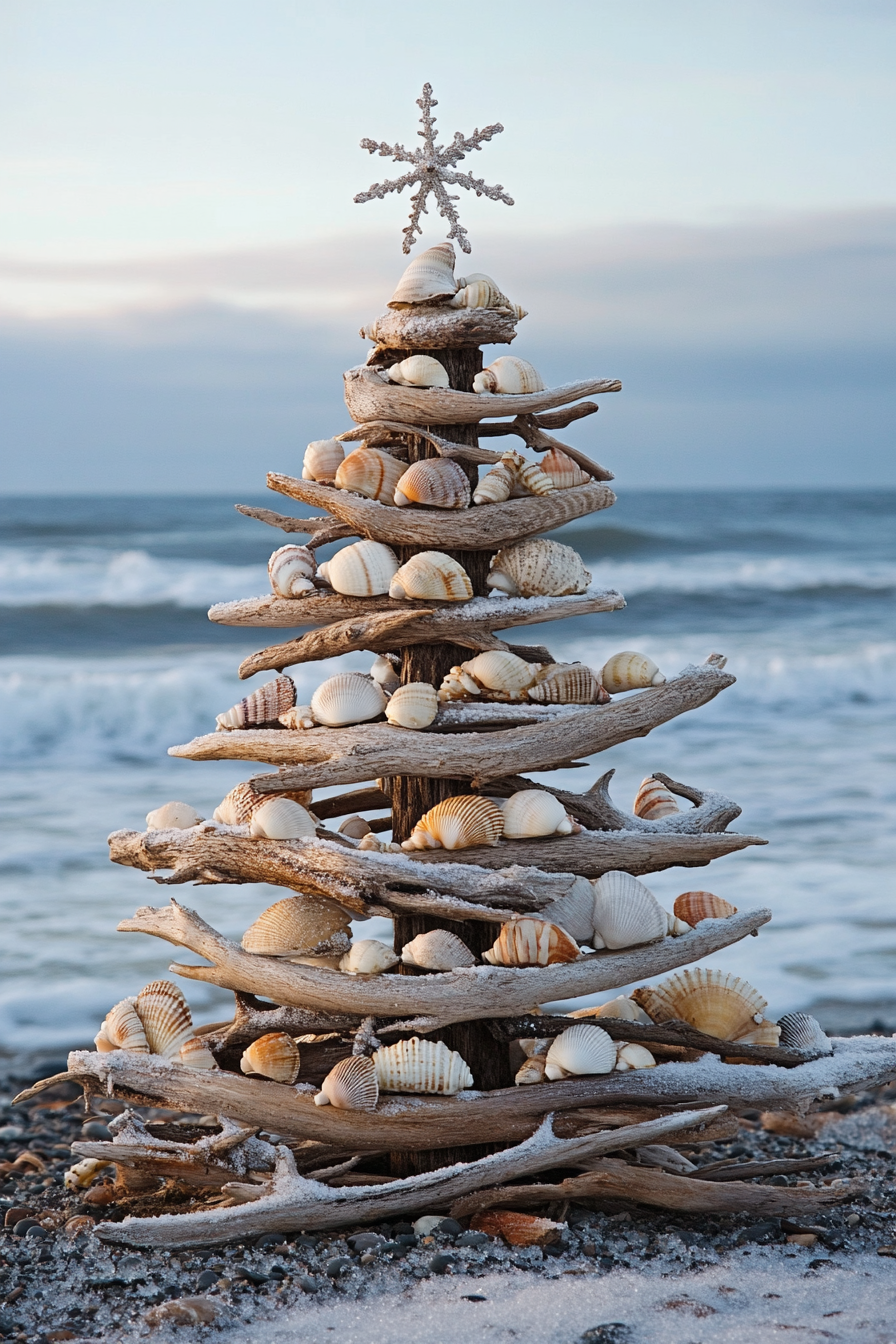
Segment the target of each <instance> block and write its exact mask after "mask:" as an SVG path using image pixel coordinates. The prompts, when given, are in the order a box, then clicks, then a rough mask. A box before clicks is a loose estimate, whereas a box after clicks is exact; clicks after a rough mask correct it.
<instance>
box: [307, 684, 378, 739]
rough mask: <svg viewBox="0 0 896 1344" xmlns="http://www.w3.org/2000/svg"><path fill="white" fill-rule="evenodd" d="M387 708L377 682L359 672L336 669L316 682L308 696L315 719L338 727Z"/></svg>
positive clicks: (374, 715)
mask: <svg viewBox="0 0 896 1344" xmlns="http://www.w3.org/2000/svg"><path fill="white" fill-rule="evenodd" d="M385 708H386V696H385V694H384V692H383V688H382V686H380V684H379V682H376V681H373V680H371V678H370V677H365V676H362V675H361V673H360V672H337V673H336V675H335V677H328V678H327V680H326V681H324V682H322V683H321V684H320V686H318V688H317V690H316V691H315V692H314V694H313V695H312V697H311V712H312V713H313V715H314V717H315V719H316V720H317V722H318V723H323V724H326V726H327V727H328V728H341V727H343V726H344V725H345V724H347V723H366V722H367V720H368V719H376V718H378V717H379V715H380V714H382V712H383V710H384V709H385Z"/></svg>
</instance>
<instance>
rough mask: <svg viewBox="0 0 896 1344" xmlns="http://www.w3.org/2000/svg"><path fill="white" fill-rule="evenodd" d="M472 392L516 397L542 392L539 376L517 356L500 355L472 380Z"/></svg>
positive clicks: (525, 361)
mask: <svg viewBox="0 0 896 1344" xmlns="http://www.w3.org/2000/svg"><path fill="white" fill-rule="evenodd" d="M473 391H474V392H501V393H504V395H505V396H507V395H509V396H517V395H521V394H524V393H526V392H543V391H544V382H543V381H542V378H541V374H540V373H539V372H538V371H537V369H534V368H533V367H532V365H531V364H530V363H529V362H528V361H527V360H525V359H520V358H519V356H518V355H501V357H500V359H495V360H493V361H492V363H491V364H489V366H488V368H485V369H483V370H482V372H481V373H477V375H476V377H475V378H474V379H473Z"/></svg>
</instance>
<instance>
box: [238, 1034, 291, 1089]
mask: <svg viewBox="0 0 896 1344" xmlns="http://www.w3.org/2000/svg"><path fill="white" fill-rule="evenodd" d="M299 1066H300V1055H299V1047H298V1046H297V1045H296V1043H295V1041H294V1040H293V1039H292V1037H291V1036H287V1034H286V1032H285V1031H269V1032H268V1034H267V1035H266V1036H259V1038H258V1040H257V1041H253V1042H252V1044H251V1045H250V1046H249V1047H248V1048H247V1049H246V1050H244V1051H243V1057H242V1059H241V1060H240V1069H241V1070H242V1072H243V1073H260V1074H261V1076H262V1078H270V1079H272V1080H273V1082H275V1083H290V1084H292V1083H294V1082H295V1080H296V1079H297V1078H298V1076H299Z"/></svg>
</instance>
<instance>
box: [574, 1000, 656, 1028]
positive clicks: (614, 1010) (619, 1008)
mask: <svg viewBox="0 0 896 1344" xmlns="http://www.w3.org/2000/svg"><path fill="white" fill-rule="evenodd" d="M569 1016H570V1017H613V1018H616V1019H617V1020H618V1021H620V1022H640V1023H642V1024H643V1025H644V1026H645V1027H649V1026H651V1025H652V1024H653V1018H652V1017H648V1016H647V1014H646V1013H645V1011H644V1009H643V1008H642V1007H641V1006H640V1004H637V1003H635V1001H634V999H630V998H629V997H628V996H627V995H626V994H620V995H619V996H618V998H615V999H610V1001H609V1002H608V1003H602V1004H600V1005H599V1006H598V1007H597V1008H577V1009H576V1011H575V1012H574V1013H570V1014H569Z"/></svg>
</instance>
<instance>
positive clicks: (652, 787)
mask: <svg viewBox="0 0 896 1344" xmlns="http://www.w3.org/2000/svg"><path fill="white" fill-rule="evenodd" d="M680 811H681V809H680V807H679V806H678V803H677V802H676V801H675V795H674V794H673V793H670V792H669V790H668V789H667V788H666V786H665V784H661V783H660V782H659V780H658V779H654V778H653V775H648V776H647V778H646V779H642V780H641V785H640V788H639V789H638V792H637V793H636V794H635V801H634V803H632V812H634V814H635V816H636V817H643V818H644V820H645V821H661V820H662V819H663V817H671V816H674V815H675V813H676V812H680Z"/></svg>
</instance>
